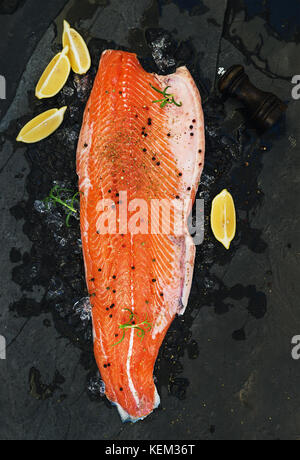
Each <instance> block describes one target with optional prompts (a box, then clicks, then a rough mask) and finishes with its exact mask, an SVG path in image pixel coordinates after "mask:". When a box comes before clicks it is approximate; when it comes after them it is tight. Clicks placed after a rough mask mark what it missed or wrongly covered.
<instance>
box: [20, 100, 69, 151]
mask: <svg viewBox="0 0 300 460" xmlns="http://www.w3.org/2000/svg"><path fill="white" fill-rule="evenodd" d="M66 110H67V107H62V108H61V109H51V110H47V112H43V113H41V114H40V115H38V116H37V117H35V118H33V120H31V121H29V123H27V124H26V125H25V126H24V128H23V129H21V131H20V133H19V135H18V137H17V141H18V142H25V143H26V144H33V143H34V142H39V141H41V140H42V139H45V138H46V137H48V136H50V134H52V133H54V131H56V130H57V128H58V127H59V126H60V125H61V124H62V122H63V119H64V115H65V111H66Z"/></svg>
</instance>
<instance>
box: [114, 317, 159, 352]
mask: <svg viewBox="0 0 300 460" xmlns="http://www.w3.org/2000/svg"><path fill="white" fill-rule="evenodd" d="M124 311H127V312H128V313H129V320H128V321H127V322H126V323H124V324H120V325H119V328H120V329H121V331H122V332H123V336H122V338H121V340H119V342H117V343H114V344H113V345H112V346H113V347H115V346H116V345H120V343H122V342H123V340H124V339H125V336H126V331H127V330H128V329H135V330H136V335H137V336H138V338H139V339H141V341H143V339H144V337H145V335H146V332H147V331H149V332H150V331H151V330H152V324H151V323H149V321H148V320H147V317H146V319H145V321H142V322H141V323H139V324H135V320H137V321H138V319H137V318H138V317H137V315H136V314H135V313H133V311H131V310H129V309H128V308H125V309H124Z"/></svg>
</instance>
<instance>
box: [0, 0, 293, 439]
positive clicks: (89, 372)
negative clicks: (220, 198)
mask: <svg viewBox="0 0 300 460" xmlns="http://www.w3.org/2000/svg"><path fill="white" fill-rule="evenodd" d="M298 10H299V3H298V2H297V1H296V0H295V1H294V0H291V1H290V2H289V6H287V4H286V3H283V2H280V1H277V0H272V1H271V0H268V1H262V0H257V1H252V0H237V1H228V2H226V1H225V0H224V1H223V0H188V1H187V0H186V1H184V0H173V1H172V0H161V1H153V0H134V1H133V0H130V1H129V0H128V1H127V0H123V1H119V0H110V1H109V0H95V1H93V2H89V1H87V0H85V1H83V0H80V1H79V0H72V1H69V2H66V1H59V0H55V1H53V0H51V1H44V2H43V9H41V8H40V2H39V1H37V0H27V1H25V0H23V1H16V0H15V1H3V2H1V5H0V25H1V36H2V37H5V40H3V39H2V40H0V56H1V69H0V70H1V73H2V74H3V75H5V77H6V79H7V87H8V94H7V100H6V101H0V110H1V116H2V117H3V118H2V121H1V126H0V131H1V133H2V134H1V137H0V143H1V158H0V174H1V181H0V183H1V193H0V203H1V211H2V219H1V223H0V228H1V235H2V245H1V248H2V251H1V255H0V257H1V259H0V295H1V304H0V334H2V335H4V336H5V337H6V339H7V344H8V348H7V360H6V361H3V360H2V361H0V407H1V411H0V439H71V440H72V439H85V440H92V439H113V440H118V439H120V440H121V439H125V440H128V439H170V440H176V439H183V440H190V439H272V440H274V439H298V438H299V435H300V417H299V410H298V408H299V403H300V398H299V383H300V379H299V373H300V368H299V362H297V361H293V360H292V358H291V345H290V342H291V338H292V337H293V336H294V335H296V334H300V314H299V307H298V299H299V294H300V292H299V282H298V280H299V257H300V248H299V200H298V195H299V192H300V182H299V155H298V153H297V144H298V142H299V121H298V120H299V104H300V102H297V101H294V100H293V99H292V98H291V89H292V85H291V83H290V81H291V77H292V75H294V74H298V73H300V72H299V68H300V62H299V61H300V60H299V46H300V45H299V38H300V35H299V30H300V20H299V11H298ZM64 17H66V18H67V19H69V20H70V21H71V22H72V23H73V24H74V25H76V27H77V28H78V29H79V30H80V31H81V32H82V33H83V35H84V36H85V37H86V39H87V40H88V41H89V46H90V48H91V51H92V55H93V61H94V63H93V64H94V65H93V69H92V70H91V72H90V75H89V77H88V78H86V79H79V80H76V79H75V78H74V77H71V78H70V80H69V82H68V83H67V86H66V89H65V91H64V92H63V93H62V94H61V95H59V96H58V97H57V98H55V100H54V101H50V102H45V103H42V104H41V103H40V102H37V101H35V100H34V97H33V88H34V85H35V82H36V81H37V79H38V77H39V75H40V73H41V71H42V70H43V69H44V67H45V65H46V63H47V62H48V61H49V59H50V57H51V56H52V55H53V53H54V52H55V51H56V50H57V49H58V47H59V35H60V33H61V22H62V18H64ZM6 37H9V39H8V40H7V39H6ZM162 38H163V39H164V42H163V43H165V44H166V47H165V48H164V49H161V48H160V47H159V45H160V44H161V43H162V42H161V39H162ZM108 46H110V47H118V48H119V47H121V48H124V49H129V50H131V51H135V52H137V53H138V54H139V56H140V58H141V60H142V62H143V65H144V66H145V67H146V68H147V69H148V70H154V71H157V70H159V71H161V72H167V71H171V70H172V69H173V67H174V66H176V65H181V64H183V63H184V64H186V65H188V67H189V68H190V70H191V71H192V73H193V75H194V77H195V79H196V82H197V83H198V85H199V88H200V90H201V93H202V96H203V100H204V110H205V116H206V137H207V161H206V167H205V173H204V175H203V180H202V185H201V187H200V196H201V197H204V198H205V199H206V216H207V217H208V216H209V208H210V203H211V199H212V197H213V196H214V195H215V194H216V193H218V192H219V191H220V190H221V189H222V188H224V187H228V188H229V189H230V190H231V191H232V193H233V195H234V197H235V201H236V205H237V212H238V234H237V237H236V240H235V241H234V244H233V246H232V249H231V251H230V252H229V253H227V252H226V251H225V250H223V248H222V247H221V246H219V245H218V244H217V243H216V242H215V240H214V239H213V237H212V235H211V232H210V230H209V227H208V225H206V239H205V242H204V244H203V245H202V246H201V247H199V248H198V250H197V259H196V273H195V279H194V284H193V289H192V293H191V298H190V303H189V308H188V310H187V313H186V315H185V316H184V318H181V319H178V320H176V321H175V323H174V325H173V326H172V328H171V330H170V332H169V334H168V336H167V338H166V341H165V344H164V346H163V347H162V350H161V353H160V357H159V362H158V365H157V367H156V370H155V375H156V378H157V385H158V388H159V392H160V394H161V397H162V405H161V407H160V409H159V410H157V411H156V412H155V413H154V414H152V415H151V416H150V417H149V418H148V419H146V420H145V421H144V422H142V423H138V424H135V425H131V424H127V425H122V423H121V421H120V419H119V416H118V414H117V412H116V410H115V409H113V408H111V407H110V405H109V404H108V403H107V402H106V401H105V398H103V397H100V396H99V388H100V387H99V377H98V376H97V370H96V366H95V363H94V360H93V354H92V343H91V334H90V323H89V322H88V321H87V320H86V319H84V320H83V321H82V320H81V319H80V318H79V316H78V311H77V313H76V311H75V309H74V307H73V305H74V304H75V303H76V301H78V300H79V299H80V298H82V297H85V295H86V291H85V286H84V280H83V269H82V260H81V252H80V245H79V243H78V238H79V232H78V223H77V221H76V220H75V219H74V221H73V223H72V228H71V229H70V230H67V229H66V228H65V226H64V216H63V214H62V213H61V212H60V210H56V211H53V212H52V213H41V212H38V210H41V204H40V203H35V201H36V200H42V199H43V198H44V197H45V196H46V195H47V193H48V192H49V190H50V188H51V186H52V185H53V180H59V181H64V182H67V183H68V184H70V185H71V186H72V187H76V175H75V170H74V156H75V146H76V136H77V135H78V131H79V128H80V116H81V113H82V108H83V105H84V101H85V100H86V97H87V95H88V91H89V88H90V84H91V82H92V78H93V76H94V74H95V70H96V65H97V60H98V59H99V54H100V51H101V50H102V49H105V48H106V47H108ZM152 52H154V54H153V56H154V57H155V60H153V59H152ZM15 53H17V56H18V59H15ZM235 63H242V64H243V65H245V67H246V69H247V72H248V73H249V75H250V77H251V78H252V80H253V81H254V82H255V83H256V84H257V85H258V86H261V87H262V88H264V89H271V90H272V91H273V92H275V93H276V94H278V95H279V96H280V97H281V98H283V99H284V100H285V101H286V102H288V105H289V109H288V112H287V117H286V120H285V121H283V122H282V123H281V124H280V125H278V126H277V127H276V128H274V129H273V130H272V131H271V132H270V133H267V134H265V135H264V136H263V137H260V136H258V134H257V133H256V132H255V131H254V130H253V129H252V128H251V126H249V125H248V124H247V123H245V119H244V116H243V111H241V110H240V107H239V105H238V104H236V103H234V102H232V101H226V102H225V103H224V101H223V100H222V99H221V98H220V97H219V95H218V94H217V93H216V91H215V90H214V88H215V80H216V70H217V69H218V67H220V66H223V67H228V66H229V65H232V64H235ZM63 103H67V104H68V105H69V106H70V112H69V114H68V115H69V117H68V119H67V120H66V123H65V125H64V128H62V129H61V130H60V131H59V132H58V133H56V134H55V135H54V136H53V137H52V138H49V140H47V141H45V142H43V143H41V144H39V145H36V146H33V147H29V148H28V149H27V148H26V147H23V146H20V145H17V144H16V143H15V142H14V138H15V137H16V134H17V132H18V129H19V128H20V127H21V126H22V124H23V123H24V122H25V121H27V120H28V119H30V118H31V117H32V116H33V115H34V114H36V113H39V111H41V110H42V109H45V108H47V107H52V106H55V105H61V104H63ZM49 104H50V105H49Z"/></svg>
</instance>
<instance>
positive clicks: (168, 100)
mask: <svg viewBox="0 0 300 460" xmlns="http://www.w3.org/2000/svg"><path fill="white" fill-rule="evenodd" d="M150 86H151V88H152V89H154V90H155V91H157V92H158V93H159V94H162V95H163V96H164V97H163V99H158V100H157V101H152V103H153V104H156V103H160V107H161V108H162V109H163V108H164V107H165V106H166V105H167V104H174V105H176V107H182V102H179V103H178V102H176V101H175V95H174V94H171V93H167V91H168V89H169V88H171V86H167V87H166V88H165V89H164V90H163V91H161V90H160V89H158V88H155V86H153V85H151V83H150Z"/></svg>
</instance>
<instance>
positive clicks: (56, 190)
mask: <svg viewBox="0 0 300 460" xmlns="http://www.w3.org/2000/svg"><path fill="white" fill-rule="evenodd" d="M71 193H74V191H73V190H70V189H66V188H62V187H60V186H59V185H55V187H53V188H52V189H51V190H50V193H49V196H47V198H45V199H44V200H43V201H44V203H45V205H46V206H48V209H49V204H50V203H53V204H54V206H56V204H60V205H61V206H63V207H64V208H65V209H66V210H67V217H66V225H67V227H70V223H69V222H70V218H71V217H72V216H74V214H75V215H76V214H78V210H77V209H75V203H78V202H79V200H78V196H79V192H76V193H74V194H73V195H72V196H71V197H70V198H68V199H66V200H64V199H63V197H62V195H63V194H64V195H66V194H71Z"/></svg>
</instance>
